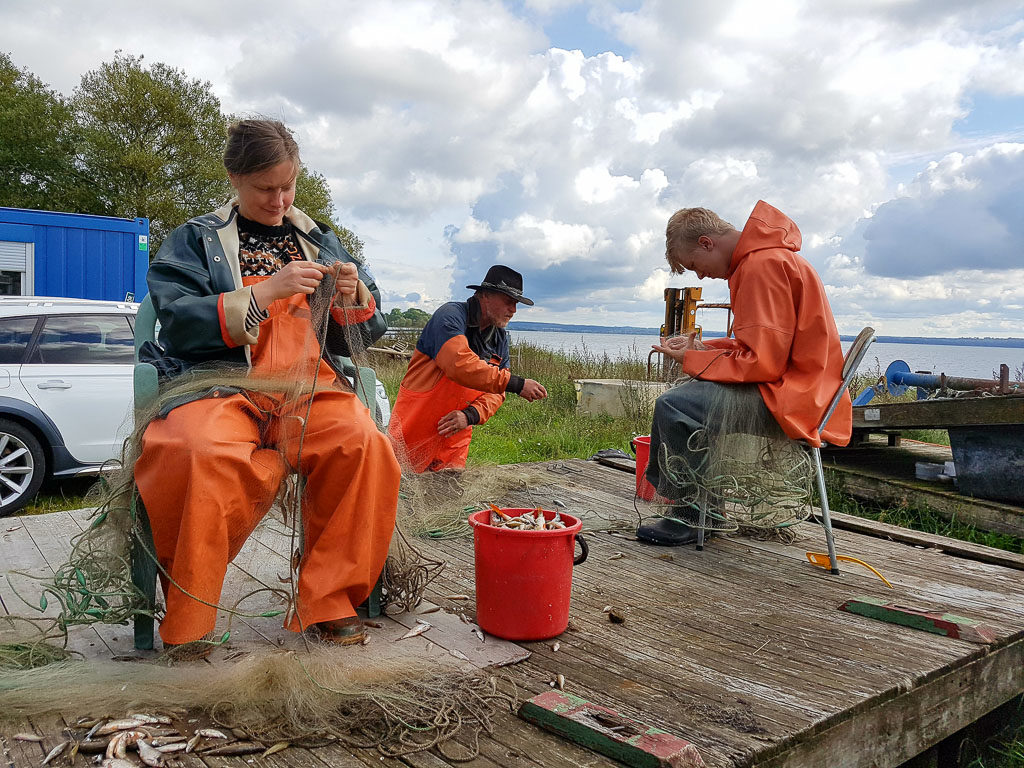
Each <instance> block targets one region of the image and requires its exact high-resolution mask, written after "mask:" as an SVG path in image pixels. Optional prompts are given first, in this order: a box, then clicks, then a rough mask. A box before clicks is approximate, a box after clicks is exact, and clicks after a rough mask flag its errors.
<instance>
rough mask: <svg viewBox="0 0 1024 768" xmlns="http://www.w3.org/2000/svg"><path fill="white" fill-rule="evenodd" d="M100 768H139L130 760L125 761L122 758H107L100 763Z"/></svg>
mask: <svg viewBox="0 0 1024 768" xmlns="http://www.w3.org/2000/svg"><path fill="white" fill-rule="evenodd" d="M100 768H139V767H138V766H137V765H136V764H135V763H133V762H132V761H131V760H125V759H124V758H122V757H108V758H107V759H106V760H104V761H103V762H102V763H100Z"/></svg>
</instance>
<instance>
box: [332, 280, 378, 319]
mask: <svg viewBox="0 0 1024 768" xmlns="http://www.w3.org/2000/svg"><path fill="white" fill-rule="evenodd" d="M376 311H377V302H376V301H375V300H374V298H373V294H372V293H370V291H369V290H368V289H367V287H366V286H365V285H364V284H363V281H362V280H360V281H359V282H358V283H357V284H356V297H355V299H354V300H353V302H352V303H351V304H344V305H341V306H339V305H338V304H332V305H331V317H332V318H333V319H334V322H336V323H337V324H338V325H357V324H358V323H365V322H366V321H367V320H369V319H370V318H371V317H373V315H374V313H375V312H376Z"/></svg>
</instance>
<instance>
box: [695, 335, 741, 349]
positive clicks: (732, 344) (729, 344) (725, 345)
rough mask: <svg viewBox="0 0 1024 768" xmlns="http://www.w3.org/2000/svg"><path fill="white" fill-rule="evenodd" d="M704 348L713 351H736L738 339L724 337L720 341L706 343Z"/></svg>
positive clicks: (711, 340)
mask: <svg viewBox="0 0 1024 768" xmlns="http://www.w3.org/2000/svg"><path fill="white" fill-rule="evenodd" d="M702 341H703V339H702ZM704 346H705V347H710V348H711V349H735V348H736V339H734V338H732V337H731V336H723V337H722V338H720V339H708V340H707V341H705V342H704Z"/></svg>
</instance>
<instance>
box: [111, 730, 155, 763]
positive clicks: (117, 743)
mask: <svg viewBox="0 0 1024 768" xmlns="http://www.w3.org/2000/svg"><path fill="white" fill-rule="evenodd" d="M148 738H149V734H148V733H147V732H146V731H137V730H136V731H119V732H118V733H115V734H114V735H113V736H111V737H110V742H109V743H108V744H107V752H106V755H107V757H121V758H123V757H125V756H127V754H128V747H130V746H134V745H135V744H138V742H139V741H140V740H142V739H148Z"/></svg>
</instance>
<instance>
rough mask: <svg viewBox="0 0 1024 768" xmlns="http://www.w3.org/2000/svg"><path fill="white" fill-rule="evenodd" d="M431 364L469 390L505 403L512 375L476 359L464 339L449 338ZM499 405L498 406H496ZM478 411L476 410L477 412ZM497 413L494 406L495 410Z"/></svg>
mask: <svg viewBox="0 0 1024 768" xmlns="http://www.w3.org/2000/svg"><path fill="white" fill-rule="evenodd" d="M434 362H436V363H437V365H438V367H439V368H440V369H441V370H442V371H444V375H445V376H447V377H448V378H449V379H451V380H452V381H454V382H455V383H456V384H461V385H462V386H464V387H468V388H469V389H475V390H477V391H479V392H490V393H493V394H498V395H501V396H502V400H504V392H505V387H506V386H508V380H509V379H510V378H511V377H512V372H511V371H510V370H508V369H507V368H499V367H498V366H496V365H490V364H489V363H486V362H484V361H483V360H481V359H480V358H479V357H477V354H476V352H474V351H473V350H472V349H470V347H469V342H468V341H467V340H466V337H465V336H452V338H450V339H448V341H446V342H445V343H444V346H442V347H441V349H440V350H438V353H437V357H436V358H434ZM498 405H501V403H500V402H499V403H498ZM478 410H479V409H478ZM495 410H497V406H495ZM480 417H481V420H480V423H481V424H482V423H483V414H482V413H481V414H480Z"/></svg>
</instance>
